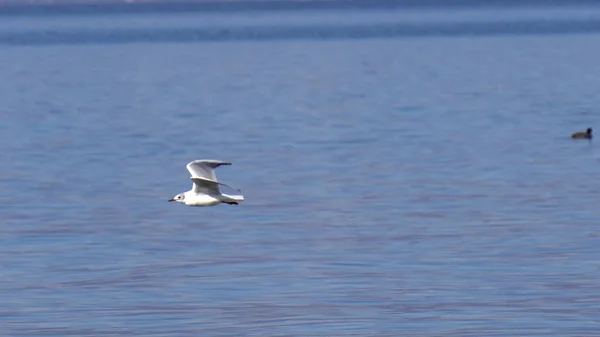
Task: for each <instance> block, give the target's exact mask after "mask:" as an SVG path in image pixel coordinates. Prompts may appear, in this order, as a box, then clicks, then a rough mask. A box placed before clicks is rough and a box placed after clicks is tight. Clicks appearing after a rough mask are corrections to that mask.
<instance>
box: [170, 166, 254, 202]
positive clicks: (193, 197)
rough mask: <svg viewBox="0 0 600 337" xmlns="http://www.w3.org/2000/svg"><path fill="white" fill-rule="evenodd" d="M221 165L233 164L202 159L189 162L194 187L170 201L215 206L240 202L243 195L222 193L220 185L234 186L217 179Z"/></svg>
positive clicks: (188, 167) (242, 199) (188, 168)
mask: <svg viewBox="0 0 600 337" xmlns="http://www.w3.org/2000/svg"><path fill="white" fill-rule="evenodd" d="M221 165H231V163H230V162H225V161H220V160H206V159H202V160H194V161H193V162H191V163H189V164H187V166H186V168H187V170H188V171H190V174H191V175H192V177H191V178H190V179H191V180H192V181H193V182H194V184H193V185H192V189H191V190H189V191H187V192H183V193H179V194H177V195H176V196H175V197H173V199H170V200H169V201H177V202H179V203H182V204H184V205H188V206H215V205H218V204H221V203H224V204H229V205H237V204H238V202H241V201H244V196H243V195H228V194H223V193H221V190H220V189H219V185H222V186H227V187H230V188H232V187H231V186H228V185H225V184H223V183H220V182H218V181H217V176H216V175H215V168H217V167H219V166H221ZM238 191H239V190H238Z"/></svg>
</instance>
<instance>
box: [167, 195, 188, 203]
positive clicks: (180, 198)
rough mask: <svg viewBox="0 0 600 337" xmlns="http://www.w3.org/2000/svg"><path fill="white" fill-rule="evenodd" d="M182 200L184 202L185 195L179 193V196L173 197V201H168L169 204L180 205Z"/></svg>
mask: <svg viewBox="0 0 600 337" xmlns="http://www.w3.org/2000/svg"><path fill="white" fill-rule="evenodd" d="M184 200H185V194H183V193H180V194H177V195H176V196H174V197H173V199H169V202H171V201H177V202H180V203H184Z"/></svg>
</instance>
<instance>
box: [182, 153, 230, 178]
mask: <svg viewBox="0 0 600 337" xmlns="http://www.w3.org/2000/svg"><path fill="white" fill-rule="evenodd" d="M221 165H231V163H230V162H226V161H220V160H204V159H202V160H194V161H193V162H191V163H189V164H187V166H186V168H187V170H188V171H190V174H191V175H192V178H204V179H208V180H212V181H215V182H216V181H217V176H216V175H215V168H217V167H219V166H221Z"/></svg>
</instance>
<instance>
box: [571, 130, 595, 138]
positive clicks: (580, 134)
mask: <svg viewBox="0 0 600 337" xmlns="http://www.w3.org/2000/svg"><path fill="white" fill-rule="evenodd" d="M571 138H573V139H592V128H587V130H585V131H580V132H575V133H574V134H572V135H571Z"/></svg>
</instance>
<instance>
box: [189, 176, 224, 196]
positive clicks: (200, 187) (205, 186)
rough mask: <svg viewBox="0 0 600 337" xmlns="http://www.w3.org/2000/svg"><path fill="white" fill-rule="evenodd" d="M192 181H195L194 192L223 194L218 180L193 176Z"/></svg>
mask: <svg viewBox="0 0 600 337" xmlns="http://www.w3.org/2000/svg"><path fill="white" fill-rule="evenodd" d="M191 179H192V181H193V182H194V186H193V189H194V192H195V193H204V194H209V195H214V194H221V190H220V189H219V185H221V184H219V183H218V182H216V181H214V180H210V179H205V178H197V177H192V178H191Z"/></svg>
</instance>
